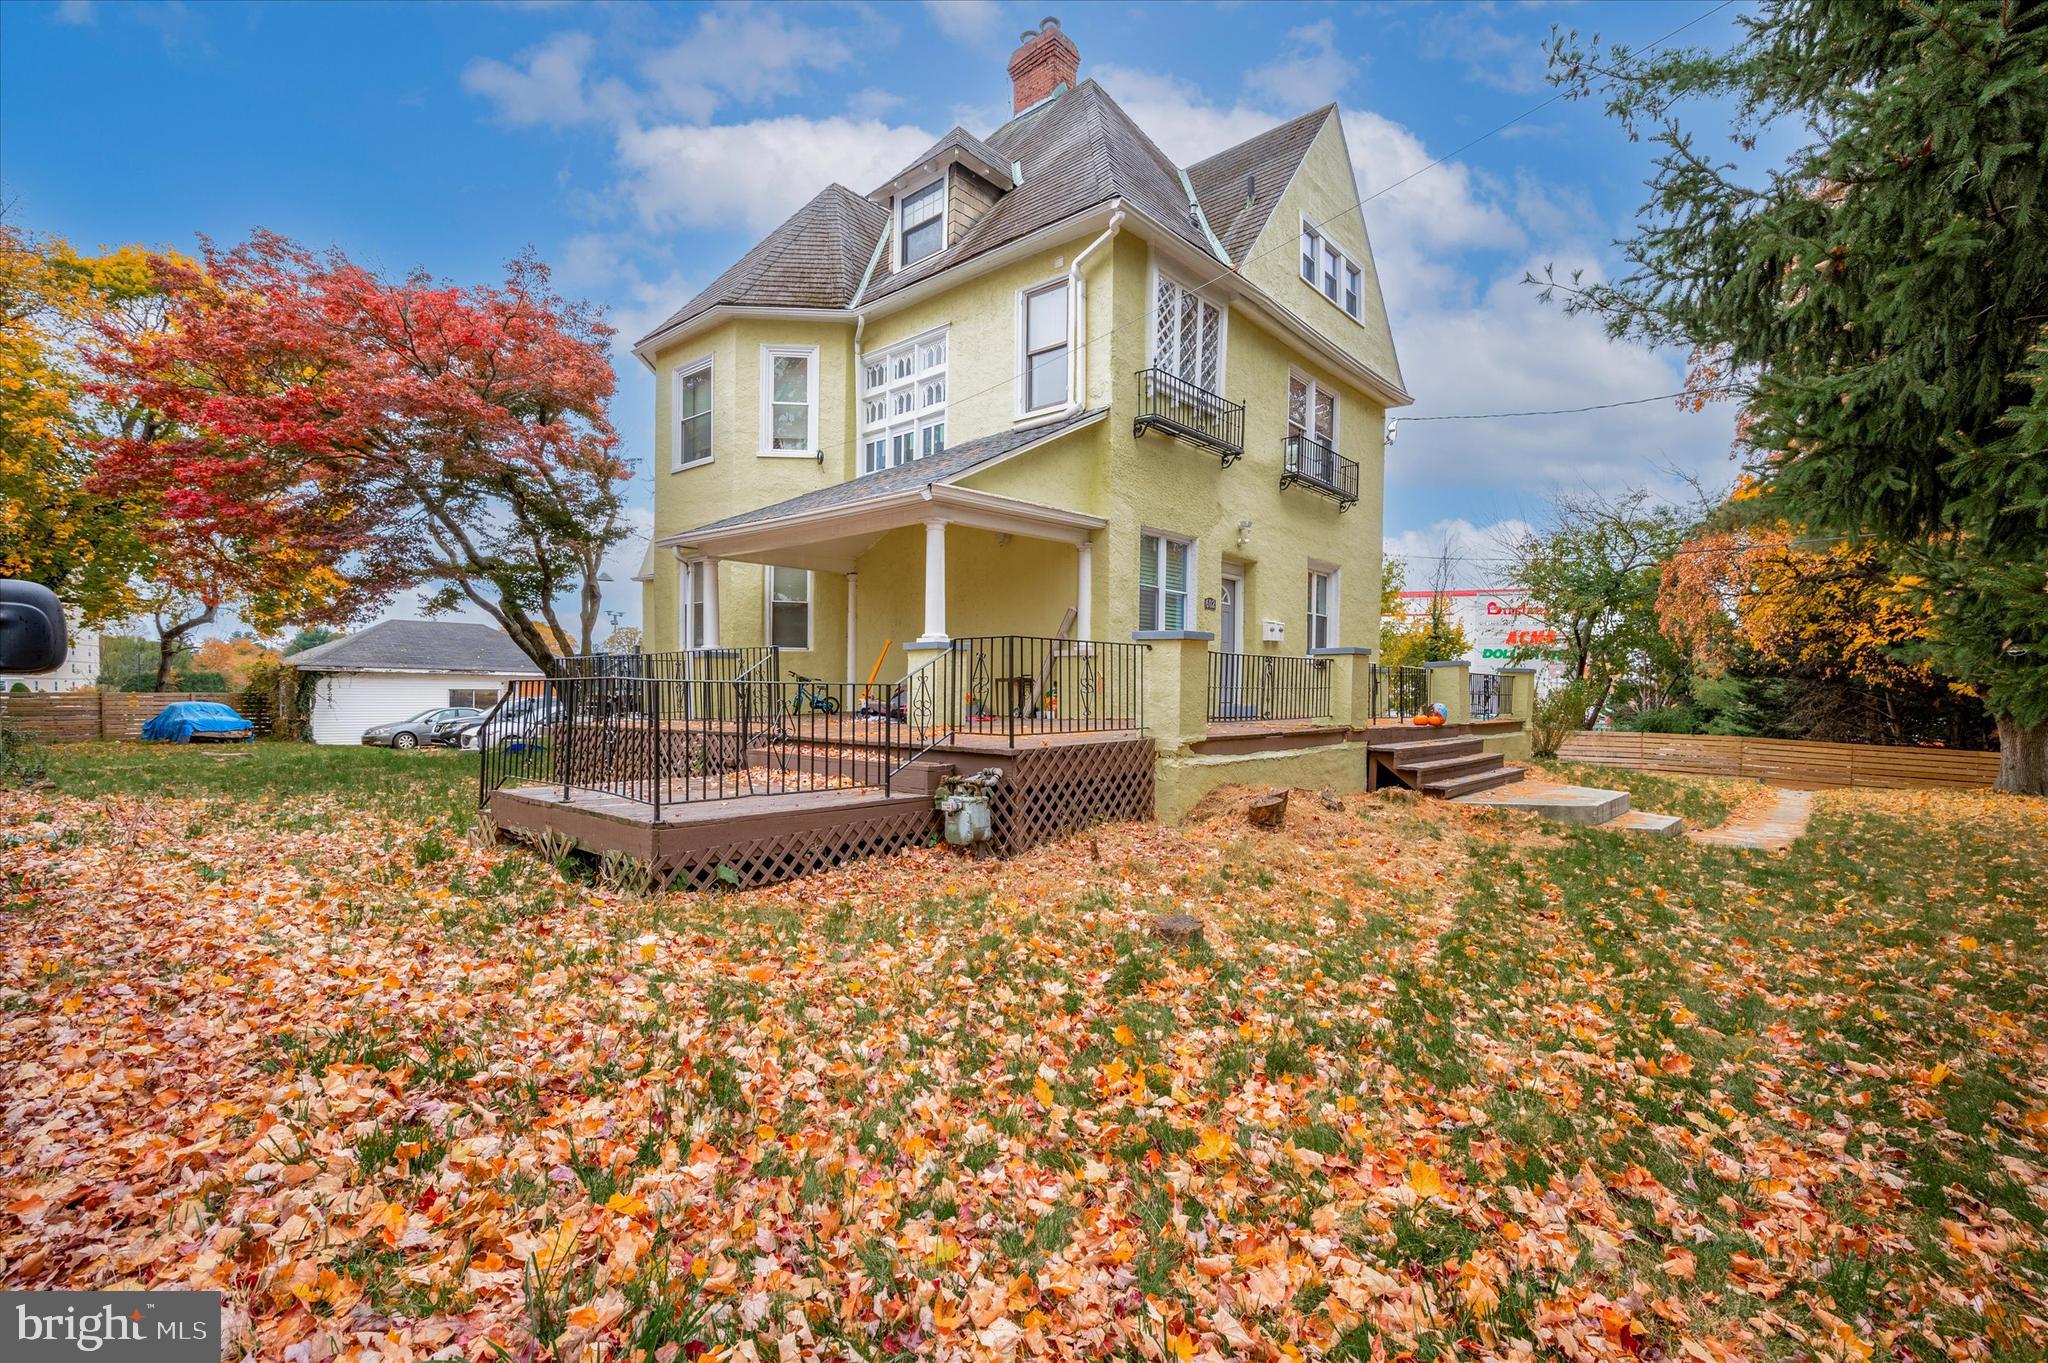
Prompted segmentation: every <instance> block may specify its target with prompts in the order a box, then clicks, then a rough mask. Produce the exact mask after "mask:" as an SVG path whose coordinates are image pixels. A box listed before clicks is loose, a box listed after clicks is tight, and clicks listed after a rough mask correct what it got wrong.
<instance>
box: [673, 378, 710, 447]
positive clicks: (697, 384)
mask: <svg viewBox="0 0 2048 1363" xmlns="http://www.w3.org/2000/svg"><path fill="white" fill-rule="evenodd" d="M674 399H675V408H676V445H675V454H674V459H673V462H672V465H671V466H672V467H674V468H683V467H684V466H686V465H689V464H701V463H703V462H704V461H705V460H707V459H709V458H710V457H711V361H710V360H708V359H705V360H699V361H698V362H697V363H696V364H693V365H691V366H689V367H688V368H684V369H678V370H677V371H676V382H675V393H674Z"/></svg>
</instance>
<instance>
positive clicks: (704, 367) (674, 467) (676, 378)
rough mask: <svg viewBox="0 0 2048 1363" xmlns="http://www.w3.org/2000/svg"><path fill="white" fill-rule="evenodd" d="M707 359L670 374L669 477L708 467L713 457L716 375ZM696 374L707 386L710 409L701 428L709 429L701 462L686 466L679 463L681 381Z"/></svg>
mask: <svg viewBox="0 0 2048 1363" xmlns="http://www.w3.org/2000/svg"><path fill="white" fill-rule="evenodd" d="M711 359H712V357H711V356H709V355H706V356H705V357H704V358H703V359H701V360H695V361H692V362H691V363H689V364H679V365H677V366H676V367H675V369H674V370H673V371H671V378H670V382H669V395H668V401H669V428H670V429H669V439H670V441H671V442H672V448H671V449H670V450H669V461H668V471H669V472H670V473H681V472H682V471H683V470H684V469H693V468H697V467H699V466H700V465H703V464H708V463H710V462H711V461H712V460H713V459H714V458H716V457H717V456H716V453H715V451H716V445H715V443H714V442H715V441H716V440H717V435H718V392H717V375H716V374H715V373H713V372H712V368H711ZM698 374H702V375H704V378H705V381H706V383H707V384H709V385H710V388H709V389H708V391H709V392H710V394H711V405H710V406H709V407H706V408H705V409H704V411H703V416H704V418H705V421H704V425H705V426H706V427H707V428H709V430H710V432H711V433H710V435H708V436H707V437H706V438H705V442H704V449H705V454H704V457H703V458H702V459H692V460H689V461H688V462H687V463H686V462H684V460H683V381H684V380H685V379H692V378H695V377H696V376H697V375H698Z"/></svg>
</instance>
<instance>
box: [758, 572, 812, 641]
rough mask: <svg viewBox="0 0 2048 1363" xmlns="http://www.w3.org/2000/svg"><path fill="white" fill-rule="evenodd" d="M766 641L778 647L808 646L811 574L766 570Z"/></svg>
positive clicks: (809, 636) (809, 635)
mask: <svg viewBox="0 0 2048 1363" xmlns="http://www.w3.org/2000/svg"><path fill="white" fill-rule="evenodd" d="M768 642H769V643H771V644H774V645H775V646H776V647H777V648H788V649H806V648H809V647H810V646H811V574H810V571H809V570H808V569H805V568H770V569H769V570H768Z"/></svg>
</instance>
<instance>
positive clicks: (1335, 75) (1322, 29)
mask: <svg viewBox="0 0 2048 1363" xmlns="http://www.w3.org/2000/svg"><path fill="white" fill-rule="evenodd" d="M1287 37H1288V39H1289V41H1291V42H1293V43H1294V44H1296V47H1295V50H1294V51H1293V52H1290V53H1288V54H1287V55H1286V56H1283V57H1281V58H1279V59H1278V60H1276V61H1273V62H1269V63H1268V64H1266V65H1264V66H1259V67H1254V68H1253V69H1252V70H1250V71H1247V72H1245V76H1244V88H1245V89H1246V90H1248V91H1250V92H1251V93H1252V94H1253V95H1256V96H1263V97H1264V98H1265V99H1266V100H1268V101H1270V102H1271V103H1272V104H1273V105H1274V107H1276V108H1280V109H1286V110H1289V111H1293V112H1298V111H1300V110H1303V109H1313V108H1316V107H1318V106H1319V105H1324V104H1329V103H1331V102H1333V101H1334V100H1335V99H1336V98H1337V96H1339V95H1340V94H1342V93H1343V92H1344V87H1345V86H1347V85H1349V84H1350V83H1351V78H1352V77H1353V76H1354V75H1356V74H1357V67H1356V66H1355V65H1354V64H1353V63H1352V61H1351V59H1350V58H1349V57H1346V56H1345V55H1344V54H1343V53H1341V52H1339V51H1338V50H1337V25H1336V23H1335V21H1333V20H1330V19H1321V20H1318V21H1317V22H1315V23H1313V24H1304V25H1302V26H1301V27H1300V28H1296V29H1291V30H1289V31H1288V34H1287Z"/></svg>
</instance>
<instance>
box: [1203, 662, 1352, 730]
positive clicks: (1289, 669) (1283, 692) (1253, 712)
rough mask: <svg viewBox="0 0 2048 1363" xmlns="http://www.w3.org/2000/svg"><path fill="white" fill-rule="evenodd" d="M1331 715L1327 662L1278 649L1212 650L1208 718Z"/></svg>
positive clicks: (1328, 667)
mask: <svg viewBox="0 0 2048 1363" xmlns="http://www.w3.org/2000/svg"><path fill="white" fill-rule="evenodd" d="M1330 713H1331V706H1330V660H1329V659H1328V658H1305V657H1295V656H1292V655H1285V654H1277V653H1211V654H1210V655H1209V709H1208V716H1209V718H1210V719H1211V720H1214V721H1219V722H1228V721H1231V720H1262V719H1274V720H1279V719H1320V718H1323V717H1325V716H1327V715H1329V714H1330Z"/></svg>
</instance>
